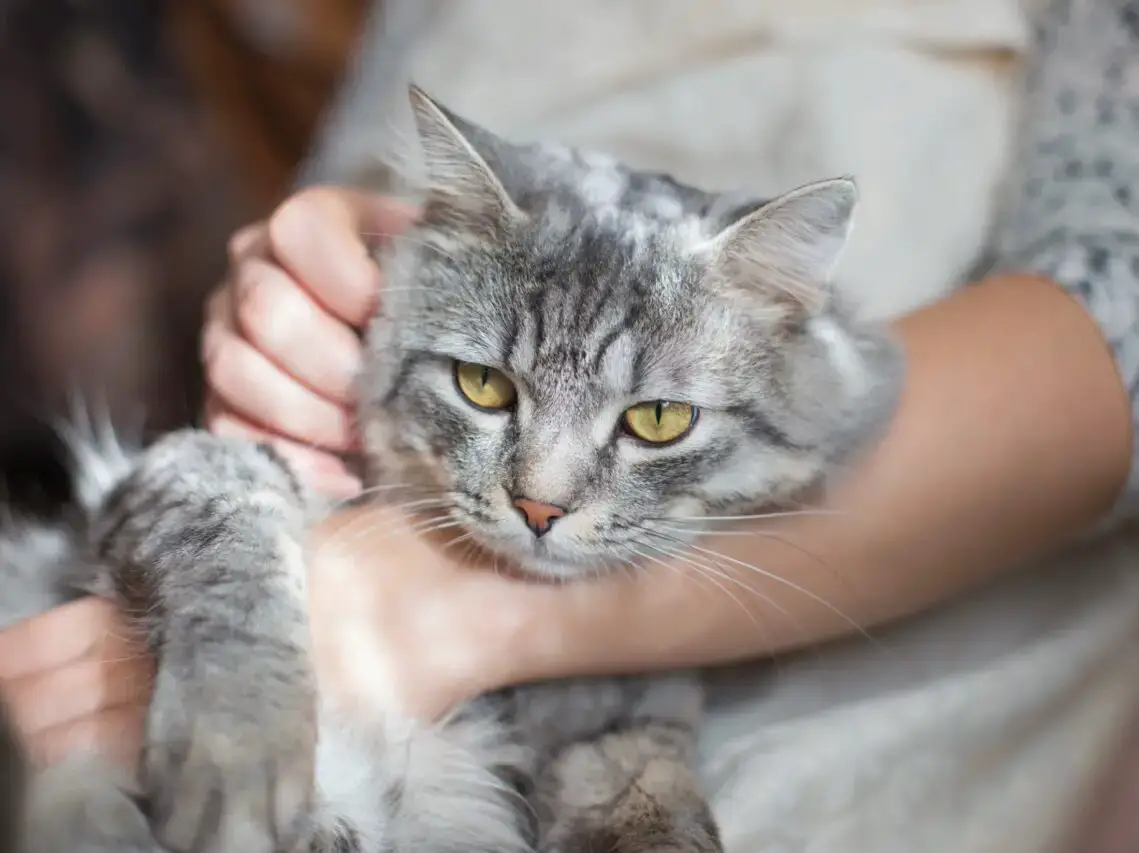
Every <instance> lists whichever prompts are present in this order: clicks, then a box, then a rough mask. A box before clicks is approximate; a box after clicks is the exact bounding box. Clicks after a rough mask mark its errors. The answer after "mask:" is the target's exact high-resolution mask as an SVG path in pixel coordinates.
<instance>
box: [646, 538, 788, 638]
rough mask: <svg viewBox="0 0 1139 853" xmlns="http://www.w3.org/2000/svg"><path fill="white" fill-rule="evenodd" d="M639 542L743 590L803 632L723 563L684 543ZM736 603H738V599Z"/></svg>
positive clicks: (769, 598)
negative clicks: (696, 551)
mask: <svg viewBox="0 0 1139 853" xmlns="http://www.w3.org/2000/svg"><path fill="white" fill-rule="evenodd" d="M638 541H639V543H640V544H642V545H645V546H647V547H650V548H653V549H655V550H656V551H657V552H659V553H661V554H664V555H666V556H668V557H671V558H673V559H675V560H679V561H680V562H681V563H683V564H684V565H686V566H688V567H689V568H692V569H695V570H696V571H697V574H700V575H704V576H714V577H716V578H719V579H720V580H722V581H724V582H725V583H730V584H732V585H733V586H735V587H737V588H738V589H740V590H742V591H743V592H745V593H747V594H748V595H754V596H756V597H757V598H759V599H760V600H762V601H763V602H764V604H766V605H768V606H769V607H771V608H773V609H774V610H776V611H777V612H778V613H779V614H780V615H781V616H783V617H784V618H786V619H787V620H788V621H789V622H790V623H791V624H792V625H793V626H794V627H795V629H796V630H798V631H802V630H803V628H802V626H801V625H800V624H799V623H798V622H797V620H796V619H795V618H794V617H793V616H792V615H791V614H790V613H788V612H787V611H786V610H784V609H783V608H782V607H780V606H779V604H778V603H777V602H776V601H775V600H774V599H773V598H771V597H770V596H768V595H766V594H764V593H763V592H761V591H760V590H758V589H755V588H754V587H752V586H749V585H748V584H747V583H745V582H744V581H743V580H742V579H741V578H739V577H736V575H735V574H734V573H732V572H730V571H728V570H727V569H726V567H725V566H724V565H723V564H722V563H719V562H717V561H713V560H709V559H708V558H706V557H699V556H697V555H695V554H693V553H691V550H690V549H689V548H688V547H687V546H686V545H685V544H684V543H679V542H677V543H675V544H670V545H668V546H665V545H661V544H660V543H657V542H646V541H645V540H643V539H642V540H638ZM666 541H668V540H666ZM733 598H734V596H733ZM736 601H737V602H738V599H736ZM745 609H748V608H746V607H745ZM748 613H749V614H750V613H751V611H750V609H748Z"/></svg>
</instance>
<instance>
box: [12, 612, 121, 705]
mask: <svg viewBox="0 0 1139 853" xmlns="http://www.w3.org/2000/svg"><path fill="white" fill-rule="evenodd" d="M125 633H126V626H125V623H124V620H123V618H122V615H121V614H120V613H119V610H118V608H117V607H115V605H114V604H113V603H111V602H109V601H105V600H103V599H101V598H95V597H89V598H82V599H79V600H78V601H73V602H71V603H69V604H64V605H61V606H59V607H55V608H52V609H51V610H48V611H46V612H44V613H41V614H38V615H36V616H32V617H31V618H29V619H24V620H23V621H21V622H17V623H16V624H14V625H12V626H10V627H8V628H5V629H4V630H3V631H0V685H2V684H6V683H8V682H12V681H16V680H18V679H20V678H23V677H25V676H29V675H35V674H36V673H40V672H45V671H48V670H52V669H56V668H57V667H60V666H63V665H64V664H67V663H69V662H71V661H75V660H77V659H79V658H82V657H84V656H87V655H90V654H91V653H92V652H93V651H95V650H96V649H97V648H98V647H99V646H100V644H105V643H106V642H107V641H108V639H110V640H114V638H116V637H121V636H123V635H125Z"/></svg>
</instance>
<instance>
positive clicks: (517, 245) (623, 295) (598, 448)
mask: <svg viewBox="0 0 1139 853" xmlns="http://www.w3.org/2000/svg"><path fill="white" fill-rule="evenodd" d="M413 105H414V108H415V112H416V117H417V121H418V126H419V130H420V134H421V138H422V140H423V142H424V151H425V154H426V161H427V166H428V169H429V174H430V176H431V180H432V189H431V191H430V192H429V194H428V199H427V205H426V213H425V216H424V221H423V224H422V225H421V226H419V227H418V228H416V229H415V230H414V231H413V232H411V233H409V234H408V235H407V236H406V237H405V238H404V239H398V240H396V241H395V244H394V248H393V250H392V251H391V252H390V253H389V256H388V257H387V259H386V263H385V270H386V273H387V290H386V291H385V295H384V300H383V306H382V308H381V309H380V312H379V314H378V316H377V317H376V319H375V321H374V324H373V327H372V329H371V330H370V334H369V351H370V359H369V365H368V368H367V370H366V371H365V375H364V377H363V379H364V382H363V385H362V392H363V394H362V396H363V400H364V402H363V407H362V413H361V420H362V426H363V429H364V435H365V442H366V450H367V454H368V456H369V458H370V460H371V462H372V463H373V465H374V466H375V469H376V470H377V471H378V472H380V476H381V478H382V479H385V480H390V481H392V482H396V483H404V484H407V485H409V486H415V487H417V490H418V491H417V490H416V489H412V490H410V491H409V494H412V495H414V496H415V497H421V498H422V500H423V503H421V506H423V507H428V506H431V503H430V501H431V499H432V498H434V497H435V496H441V501H442V503H443V505H445V507H446V510H447V512H449V513H450V515H451V516H452V518H453V519H454V520H456V521H457V522H460V523H461V525H462V526H463V527H465V528H466V531H467V532H468V533H469V534H470V535H471V537H472V538H473V539H474V540H476V541H477V542H479V543H480V544H482V545H483V546H485V547H488V548H490V549H492V550H494V551H496V552H499V553H502V554H504V555H506V556H508V557H510V558H512V559H513V560H515V561H516V562H517V563H518V564H519V565H520V566H521V567H522V568H523V569H526V570H529V571H532V572H537V573H542V574H546V575H554V576H561V577H569V576H575V575H580V574H583V573H590V572H596V571H601V570H605V569H611V568H615V567H619V566H621V565H622V564H631V563H643V562H652V561H654V560H659V559H664V558H665V557H667V556H669V555H671V554H673V553H675V552H677V551H679V550H680V549H681V547H683V545H685V544H686V543H688V542H689V541H691V539H693V538H694V537H695V536H696V535H697V534H698V533H699V532H700V524H699V521H700V519H701V518H702V517H704V516H706V515H709V514H711V515H717V516H722V515H725V514H729V513H731V512H732V511H738V510H739V509H740V508H742V507H752V506H756V505H762V504H765V503H770V502H772V501H775V500H781V499H786V498H789V497H792V496H793V495H794V494H795V493H796V492H798V491H799V490H801V489H802V488H803V487H804V486H807V485H809V484H811V483H813V482H815V481H817V480H818V478H819V477H820V475H821V474H822V473H823V472H824V470H825V468H826V467H827V466H828V465H830V464H831V463H833V462H835V461H836V460H838V459H839V458H841V457H842V456H843V455H844V453H845V452H846V451H847V450H848V447H849V446H851V445H853V444H855V443H856V442H857V441H858V439H859V438H860V437H861V436H862V434H863V433H864V432H866V430H867V428H868V426H869V424H870V422H871V421H875V422H876V421H877V420H879V419H880V418H881V415H882V410H883V408H885V409H886V410H887V411H888V408H889V407H888V403H889V400H886V405H885V407H884V406H883V403H882V401H880V400H876V399H875V397H876V396H877V391H876V390H875V389H880V386H881V380H883V379H886V378H890V379H893V378H894V377H892V376H890V377H887V376H886V375H885V374H886V373H888V371H889V370H890V369H891V367H892V366H895V365H896V361H895V358H894V355H893V350H892V349H891V348H890V347H889V346H888V345H887V344H886V343H885V341H884V339H882V338H880V337H877V336H873V335H870V334H868V333H865V332H859V331H856V330H855V329H854V328H853V327H851V325H850V324H849V323H848V322H846V321H845V320H844V319H842V317H841V316H840V315H839V314H837V313H835V312H834V311H832V310H831V309H832V307H833V306H832V305H831V300H830V298H829V294H828V293H827V292H826V290H825V287H826V284H827V276H828V275H829V272H830V268H831V267H832V266H833V264H834V261H835V258H836V256H837V252H838V250H839V249H840V248H841V245H842V242H843V241H844V240H845V236H846V232H847V226H848V221H849V217H850V212H851V209H852V207H853V203H854V193H853V186H852V185H851V184H850V182H849V181H841V180H840V181H832V182H828V183H825V184H820V185H817V186H814V187H811V188H808V189H806V190H802V191H799V192H798V193H797V194H791V195H789V196H787V197H785V198H784V199H781V200H777V201H776V202H774V203H771V204H768V205H766V206H764V207H762V208H760V209H759V210H758V211H757V209H756V208H757V205H756V204H749V205H744V206H742V207H740V206H735V207H733V206H732V205H731V204H729V203H727V202H726V201H725V200H724V199H720V198H717V197H715V196H710V195H706V194H703V193H699V192H697V191H694V190H690V189H687V188H684V187H681V186H679V185H677V184H675V183H674V182H672V181H669V180H667V179H665V178H662V177H659V176H649V175H638V174H635V173H631V172H628V171H625V170H622V169H620V168H618V167H616V166H615V165H614V164H612V163H611V162H609V161H607V160H602V159H600V158H589V157H584V156H581V155H575V154H572V153H569V152H565V151H560V150H553V149H549V148H544V149H543V148H525V149H523V148H516V147H512V146H507V145H506V144H505V143H501V142H500V141H497V140H492V139H491V138H490V137H489V136H488V135H487V134H485V132H483V131H479V130H477V129H475V128H471V127H468V126H465V125H464V126H463V130H462V131H460V130H459V129H458V128H457V126H456V122H457V120H455V119H454V117H450V116H448V115H446V114H445V113H443V112H442V111H440V110H439V109H438V108H437V107H436V106H435V105H434V104H433V103H432V102H430V101H429V100H427V99H426V98H425V97H424V96H422V95H421V94H418V93H413ZM475 144H477V145H478V150H477V151H476V149H475V147H474V145H475ZM752 276H754V277H756V278H755V280H754V281H751V280H749V277H752Z"/></svg>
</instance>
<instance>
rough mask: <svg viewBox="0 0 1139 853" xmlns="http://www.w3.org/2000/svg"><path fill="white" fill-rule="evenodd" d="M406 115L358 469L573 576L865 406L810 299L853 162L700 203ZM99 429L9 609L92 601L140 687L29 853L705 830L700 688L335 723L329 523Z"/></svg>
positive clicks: (786, 478)
mask: <svg viewBox="0 0 1139 853" xmlns="http://www.w3.org/2000/svg"><path fill="white" fill-rule="evenodd" d="M411 103H412V111H413V113H414V116H415V121H416V126H417V128H418V136H419V140H420V142H421V147H422V153H423V162H424V165H425V166H426V177H427V181H426V183H427V186H426V188H425V189H424V214H423V217H422V221H421V222H420V223H419V224H418V225H417V226H416V227H415V228H414V229H413V231H412V232H411V233H409V234H407V235H406V236H405V238H403V239H397V240H394V241H392V243H391V245H390V246H389V247H388V248H387V249H386V250H385V253H384V256H383V258H382V263H383V264H384V267H385V271H386V283H387V289H386V291H385V294H384V298H383V301H382V304H381V306H380V307H379V309H378V312H377V314H376V317H375V318H374V320H373V322H372V324H371V327H370V329H369V330H368V337H367V353H368V357H367V360H366V361H367V364H366V368H365V370H364V372H363V375H362V377H361V381H360V385H359V388H360V392H361V398H362V402H361V407H360V423H361V425H362V429H363V435H364V442H365V448H366V452H365V456H366V459H367V462H368V468H369V479H370V481H371V482H372V483H375V484H378V483H389V484H401V488H402V487H406V488H407V489H408V490H409V491H408V493H409V494H413V495H417V496H420V497H423V499H424V503H425V504H426V503H430V502H431V501H432V500H437V501H438V504H439V506H440V507H442V508H441V510H440V513H441V514H443V515H446V516H449V518H450V519H452V520H454V521H456V522H458V523H459V524H461V526H462V528H464V529H465V532H466V533H467V534H469V536H470V537H472V538H473V540H474V541H475V542H477V543H478V544H480V545H481V546H483V547H484V548H486V549H488V550H490V551H492V552H495V553H498V554H502V555H505V556H507V557H509V558H510V559H511V560H513V561H514V562H516V563H517V564H519V565H520V566H521V567H522V568H523V569H524V570H526V571H529V572H531V573H534V574H536V575H541V576H544V577H553V578H578V577H582V576H586V575H590V574H596V573H598V572H602V571H605V570H606V569H608V568H611V567H620V566H626V565H628V564H629V563H631V562H636V561H639V560H641V559H642V558H646V557H647V558H648V559H649V560H650V561H651V560H652V559H653V558H654V557H655V558H663V557H665V556H667V555H670V554H673V553H674V552H677V551H679V550H683V549H684V548H685V547H686V546H687V545H688V544H690V542H689V541H687V540H686V539H685V538H684V537H682V536H680V534H678V533H677V532H676V529H675V527H674V526H673V525H670V524H669V519H691V518H693V517H698V516H701V515H703V514H715V515H723V514H725V513H733V512H742V511H744V510H745V509H751V508H756V507H764V506H769V505H772V504H774V503H778V502H782V501H789V500H793V499H794V498H795V497H796V496H798V495H801V494H802V493H803V491H804V490H805V489H808V488H810V487H812V486H815V485H816V484H818V483H819V482H820V481H821V480H823V479H824V478H825V477H826V476H827V475H828V474H829V473H830V472H831V471H833V470H834V469H835V467H836V466H838V465H840V464H841V463H843V462H844V461H845V460H846V459H848V458H849V457H850V455H851V454H852V453H853V452H855V451H856V450H857V449H859V448H860V447H862V446H863V445H864V444H865V443H866V442H867V440H868V439H869V438H870V437H871V436H872V435H873V434H874V432H875V430H876V428H877V427H879V426H880V425H881V424H882V422H883V421H884V420H885V419H886V418H887V417H888V416H889V414H890V413H891V411H892V408H893V403H894V399H895V396H896V390H897V388H898V386H899V384H900V375H901V359H900V357H899V354H898V351H897V349H896V348H895V347H894V346H893V344H892V343H891V342H890V341H889V339H888V338H887V337H886V336H885V334H884V333H883V331H882V330H880V329H878V328H872V327H869V326H863V325H861V324H856V323H855V322H854V321H852V320H851V315H850V314H849V313H848V311H847V310H846V308H845V306H844V305H842V304H841V303H840V301H839V300H838V299H837V298H836V295H835V292H834V290H833V289H832V287H831V271H832V269H833V267H834V265H835V261H836V259H837V257H838V255H839V252H840V250H841V249H842V247H843V244H844V241H845V239H846V237H847V232H848V229H849V226H850V221H851V216H852V213H853V209H854V207H855V201H856V194H855V187H854V184H853V183H852V182H851V181H849V180H846V179H838V180H831V181H825V182H822V183H818V184H815V185H811V186H808V187H804V188H802V189H799V190H796V191H794V192H791V193H789V194H787V195H785V196H783V197H781V198H779V199H776V200H775V201H772V202H769V203H762V202H758V201H755V200H747V199H744V198H740V197H735V196H730V195H719V194H711V193H705V192H701V191H698V190H695V189H692V188H689V187H685V186H682V185H680V184H678V183H676V182H675V181H673V180H671V179H669V178H668V177H665V176H663V175H656V174H645V173H639V172H635V171H631V170H628V169H625V168H623V167H621V166H619V165H618V164H617V163H615V162H613V161H611V160H609V159H607V158H604V157H600V156H595V155H586V154H581V153H577V152H573V151H570V150H566V149H563V148H558V147H551V146H546V145H531V146H518V145H512V144H508V143H506V142H504V141H502V140H500V139H497V138H495V137H493V136H491V135H490V134H489V133H487V132H485V131H483V130H481V129H478V128H476V127H474V126H472V125H470V124H468V123H467V122H465V121H462V120H460V119H459V118H457V117H455V116H454V115H451V114H450V113H448V112H447V111H446V110H444V109H443V108H441V107H440V106H438V105H437V104H435V103H434V102H432V101H431V100H430V99H429V98H428V97H427V96H425V95H424V94H422V93H421V92H419V91H418V90H413V91H412V93H411ZM95 433H96V436H95V437H96V439H97V440H96V441H94V442H93V443H88V444H77V445H76V449H77V463H78V464H77V468H78V472H79V479H78V493H79V496H80V501H79V504H80V506H79V507H78V508H77V510H76V513H75V515H74V516H73V517H68V518H66V519H61V520H60V521H59V522H58V523H56V524H53V525H49V526H28V527H26V528H24V529H21V530H19V531H17V533H16V535H13V536H11V537H9V538H8V539H7V540H5V541H3V543H2V544H0V572H3V573H4V579H3V605H4V611H5V621H7V622H10V621H12V620H13V619H15V618H18V617H21V616H26V615H29V614H30V613H33V612H36V611H38V610H42V609H43V608H45V607H48V606H50V605H51V604H53V603H55V602H58V601H61V600H64V599H66V598H67V597H69V596H73V595H76V594H79V593H80V592H83V591H93V592H95V593H98V594H101V595H109V596H114V597H116V598H117V599H118V600H119V601H120V602H122V604H123V606H124V607H125V608H127V610H128V612H130V613H132V614H134V615H135V617H136V618H137V621H138V624H139V625H140V626H141V627H142V628H143V629H144V630H145V631H146V635H147V637H148V638H149V641H150V645H151V648H152V649H153V651H154V653H155V654H156V656H157V660H158V676H157V683H156V687H155V692H154V698H153V702H152V705H151V709H150V714H149V719H148V721H147V731H146V744H147V746H146V750H145V755H144V759H143V762H142V767H141V771H140V777H139V780H138V788H137V789H136V788H134V787H133V786H132V785H131V784H130V783H129V782H128V781H127V780H122V779H116V778H115V776H114V775H113V774H111V773H110V772H109V771H108V770H107V769H106V768H100V767H99V766H97V764H94V763H91V762H82V763H78V764H76V763H73V764H71V765H67V766H64V767H60V768H54V769H53V770H50V771H48V772H46V773H43V774H40V775H39V776H37V777H36V778H35V779H33V780H32V785H31V791H30V804H29V806H28V810H27V814H28V816H29V820H28V826H27V833H28V836H29V841H28V850H29V851H36V853H56V851H58V852H59V853H63V851H69V853H71V851H74V853H111V851H116V853H122V851H139V853H141V852H142V851H146V853H156V851H160V850H165V851H178V853H182V851H194V853H197V852H198V851H214V853H283V852H284V851H293V850H307V851H313V853H333V851H344V852H345V853H348V852H349V851H351V852H352V853H381V851H385V853H386V851H391V850H395V851H404V850H408V851H410V850H415V851H459V850H463V851H486V853H490V851H495V853H505V851H510V850H524V849H528V848H531V847H533V846H535V845H536V846H538V847H539V848H540V849H543V850H549V851H566V853H571V851H589V850H594V849H596V850H602V851H666V850H667V851H684V853H706V851H715V850H718V849H719V841H718V838H717V832H716V828H715V825H714V822H713V820H712V818H711V815H710V813H709V810H708V807H707V805H706V803H705V800H704V798H703V796H702V795H701V792H700V786H699V783H698V781H697V779H696V775H695V772H694V769H693V768H694V758H695V736H696V731H697V726H698V723H699V717H700V713H701V704H702V690H701V686H700V683H699V680H698V678H697V677H696V676H692V675H686V674H674V675H668V676H661V677H655V676H654V677H643V678H612V679H588V680H587V679H583V680H579V681H574V682H568V683H558V684H553V683H551V684H542V685H534V686H529V687H523V688H517V689H513V690H509V691H504V692H503V693H501V694H498V695H494V696H488V697H483V698H482V699H480V700H478V701H475V702H472V703H470V704H469V705H468V706H467V707H465V708H463V709H461V710H460V711H459V712H458V713H456V714H455V715H454V716H453V717H452V718H450V719H448V720H447V721H445V722H443V723H441V724H439V725H425V724H419V723H416V722H413V721H411V720H409V719H406V718H404V717H403V716H402V715H400V714H399V713H397V712H395V711H394V710H393V709H385V708H377V709H376V713H375V718H374V719H373V720H372V721H371V723H370V724H369V725H367V726H362V725H361V724H360V723H359V721H358V720H355V719H354V721H353V722H351V723H349V722H348V721H347V720H346V719H345V718H344V717H343V716H342V715H340V714H338V711H337V709H336V708H335V707H333V706H332V705H331V703H328V702H325V703H323V704H322V703H321V697H320V696H318V695H317V691H316V689H315V683H314V677H313V673H312V669H311V662H310V657H309V651H308V639H307V627H306V580H305V553H304V540H305V531H306V529H307V528H308V526H309V525H310V524H311V523H312V522H313V520H314V518H316V517H317V516H318V515H320V514H321V513H322V512H324V511H325V510H324V509H321V508H319V507H317V506H316V504H315V503H314V502H313V501H312V500H311V498H310V497H309V496H307V495H306V494H305V492H304V490H303V489H302V488H301V486H300V484H299V483H298V482H297V480H296V479H295V478H294V477H293V475H292V474H291V473H290V471H289V469H288V468H287V467H286V466H285V465H283V464H282V463H281V461H280V460H279V459H278V458H277V457H276V456H275V454H274V453H273V452H272V451H271V450H269V449H267V448H265V447H262V446H256V445H254V444H250V443H245V442H241V441H234V440H229V439H224V438H218V437H214V436H211V435H208V434H206V433H204V432H197V431H186V432H179V433H175V434H172V435H169V436H167V437H165V438H163V439H161V440H160V441H158V442H157V443H156V444H154V445H153V446H151V447H150V448H149V449H147V450H145V451H144V452H141V453H126V452H123V451H121V450H120V449H118V447H117V445H116V444H115V443H114V442H113V441H112V440H111V439H110V437H109V436H107V435H105V434H103V433H102V432H100V431H99V430H96V431H95ZM380 677H382V675H380V674H377V678H380Z"/></svg>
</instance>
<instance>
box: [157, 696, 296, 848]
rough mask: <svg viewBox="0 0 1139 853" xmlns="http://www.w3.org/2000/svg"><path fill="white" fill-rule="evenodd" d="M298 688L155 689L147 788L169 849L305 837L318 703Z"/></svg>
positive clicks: (262, 844) (273, 844)
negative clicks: (190, 692) (193, 691)
mask: <svg viewBox="0 0 1139 853" xmlns="http://www.w3.org/2000/svg"><path fill="white" fill-rule="evenodd" d="M160 679H161V676H160ZM266 681H267V682H268V681H269V680H268V679H266ZM301 681H303V679H299V680H298V683H296V684H282V683H277V684H272V683H263V684H262V686H261V689H259V690H254V689H252V686H251V685H250V684H241V685H239V684H234V683H233V682H232V681H231V680H230V679H228V678H226V677H224V676H221V677H218V678H217V679H216V681H215V682H214V683H212V684H211V683H209V682H208V681H205V682H203V683H200V684H198V685H196V686H198V687H199V689H200V690H201V691H209V692H208V695H201V693H199V694H198V695H190V696H187V695H186V694H185V693H182V695H181V696H175V697H171V696H165V697H164V696H162V695H161V691H158V692H156V695H155V702H154V703H153V704H152V707H151V716H150V722H149V731H148V742H147V747H146V753H145V756H144V760H143V781H144V789H145V793H146V797H147V802H148V805H149V813H150V820H151V824H152V826H153V828H154V832H155V835H156V837H157V838H158V839H159V841H160V842H161V843H162V845H163V846H164V847H165V848H166V849H168V850H170V851H172V853H282V851H290V850H293V849H295V848H296V847H297V845H298V844H299V843H300V841H301V840H302V839H303V838H304V836H305V835H306V834H307V832H308V830H309V818H310V811H311V806H312V799H313V790H314V768H315V760H316V719H315V696H314V694H313V691H312V690H311V689H310V688H309V686H308V684H307V683H303V684H302V683H301Z"/></svg>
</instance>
